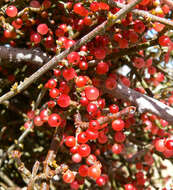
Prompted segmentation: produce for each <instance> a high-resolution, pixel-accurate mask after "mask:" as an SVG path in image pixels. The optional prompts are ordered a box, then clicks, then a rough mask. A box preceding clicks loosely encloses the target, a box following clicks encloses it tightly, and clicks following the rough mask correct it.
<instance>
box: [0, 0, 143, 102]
mask: <svg viewBox="0 0 173 190" xmlns="http://www.w3.org/2000/svg"><path fill="white" fill-rule="evenodd" d="M140 1H141V0H134V1H132V3H129V4H128V5H126V6H125V7H124V8H123V9H121V10H120V11H118V12H117V13H116V14H115V15H113V17H111V18H108V20H106V21H105V22H103V23H102V24H100V25H99V26H98V27H96V28H95V29H94V30H92V31H91V32H90V33H88V34H87V35H86V36H84V37H83V38H81V39H80V40H79V41H77V42H76V43H75V44H74V45H73V46H72V47H70V48H68V49H67V50H65V51H63V52H62V53H60V54H59V55H56V56H55V57H53V58H52V59H51V60H50V61H49V62H48V63H46V64H45V65H43V66H42V67H41V68H40V69H39V70H38V71H36V72H35V73H34V74H32V75H31V76H30V77H29V78H27V79H25V80H24V81H23V82H21V83H20V85H19V86H17V88H16V89H15V90H11V91H9V92H7V93H6V94H4V95H3V96H1V97H0V104H2V102H4V101H5V100H8V99H10V98H12V97H13V96H15V95H16V94H18V93H20V92H21V91H23V90H25V89H26V88H27V87H28V86H30V85H31V84H32V83H33V82H35V81H36V80H37V79H39V78H40V77H41V76H42V75H43V74H45V73H46V72H47V71H49V70H50V69H52V68H53V67H55V66H56V65H57V63H58V62H59V61H60V60H62V59H63V58H65V57H66V56H67V55H68V54H69V53H71V52H72V51H75V50H77V49H78V48H79V47H81V46H82V45H84V44H86V43H87V42H89V41H90V40H92V39H93V38H94V37H95V36H97V35H98V34H100V33H102V32H104V31H105V30H106V29H107V28H109V27H111V26H112V25H113V24H115V23H116V21H117V20H118V19H121V18H122V17H123V16H124V15H126V14H127V13H128V12H129V11H131V9H132V8H133V7H134V6H135V5H136V4H138V3H139V2H140Z"/></svg>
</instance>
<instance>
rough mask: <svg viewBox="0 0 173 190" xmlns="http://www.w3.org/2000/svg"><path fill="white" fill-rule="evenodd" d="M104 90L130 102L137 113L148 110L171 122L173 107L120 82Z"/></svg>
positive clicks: (172, 121)
mask: <svg viewBox="0 0 173 190" xmlns="http://www.w3.org/2000/svg"><path fill="white" fill-rule="evenodd" d="M105 92H107V93H109V94H110V95H112V96H114V97H116V98H118V99H121V100H123V101H129V102H131V103H132V104H133V105H135V106H136V107H137V109H138V111H139V113H146V112H150V113H153V114H155V115H157V116H158V117H160V118H162V119H164V120H166V121H168V122H169V123H170V124H173V108H171V107H169V106H167V105H165V104H164V103H162V102H160V101H159V100H156V99H154V98H151V97H149V96H146V95H144V94H141V93H139V92H137V91H135V90H133V89H131V88H128V87H127V86H124V85H123V84H122V83H117V87H116V88H115V89H113V90H106V89H105Z"/></svg>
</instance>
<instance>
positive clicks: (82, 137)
mask: <svg viewBox="0 0 173 190" xmlns="http://www.w3.org/2000/svg"><path fill="white" fill-rule="evenodd" d="M77 140H78V143H87V141H88V138H87V135H86V132H81V133H79V135H78V136H77Z"/></svg>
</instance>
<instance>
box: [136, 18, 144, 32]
mask: <svg viewBox="0 0 173 190" xmlns="http://www.w3.org/2000/svg"><path fill="white" fill-rule="evenodd" d="M134 30H135V32H137V33H139V34H141V33H143V32H144V31H145V25H144V23H143V22H142V21H140V20H137V21H135V23H134Z"/></svg>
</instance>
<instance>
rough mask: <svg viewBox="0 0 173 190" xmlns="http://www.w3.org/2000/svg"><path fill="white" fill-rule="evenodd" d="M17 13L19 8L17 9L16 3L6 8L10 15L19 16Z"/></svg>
mask: <svg viewBox="0 0 173 190" xmlns="http://www.w3.org/2000/svg"><path fill="white" fill-rule="evenodd" d="M17 13H18V10H17V8H16V7H15V6H14V5H10V6H9V7H7V9H6V14H7V15H8V16H9V17H15V16H17Z"/></svg>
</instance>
